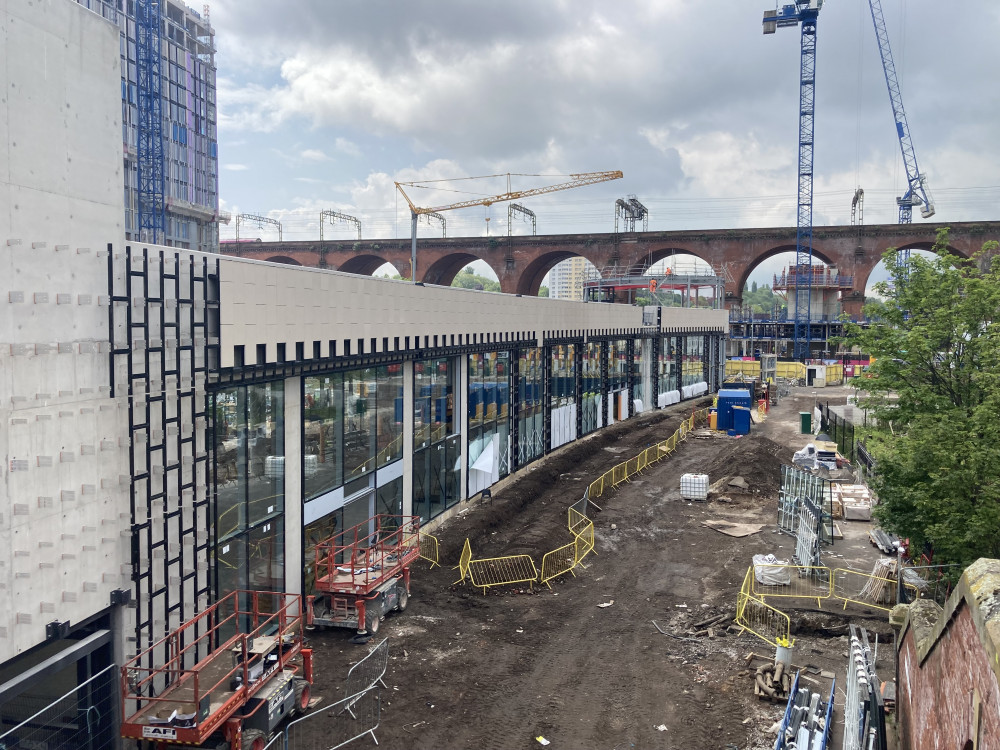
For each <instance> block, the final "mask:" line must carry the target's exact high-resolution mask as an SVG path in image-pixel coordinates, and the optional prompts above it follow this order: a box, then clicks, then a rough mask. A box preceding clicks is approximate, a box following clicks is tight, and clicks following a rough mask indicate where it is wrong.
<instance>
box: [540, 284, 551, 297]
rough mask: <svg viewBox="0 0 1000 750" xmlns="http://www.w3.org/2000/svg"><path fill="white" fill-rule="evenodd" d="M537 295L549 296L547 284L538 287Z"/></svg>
mask: <svg viewBox="0 0 1000 750" xmlns="http://www.w3.org/2000/svg"><path fill="white" fill-rule="evenodd" d="M538 296H539V297H548V296H549V288H548V287H547V286H540V287H538Z"/></svg>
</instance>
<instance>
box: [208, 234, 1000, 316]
mask: <svg viewBox="0 0 1000 750" xmlns="http://www.w3.org/2000/svg"><path fill="white" fill-rule="evenodd" d="M946 226H950V228H951V233H950V235H949V250H950V251H951V252H953V253H954V254H955V255H956V256H957V257H961V258H969V257H971V256H972V254H973V253H975V252H976V251H977V250H979V248H980V247H982V245H983V243H984V242H986V241H988V240H997V239H1000V222H984V223H972V222H964V223H952V224H950V225H945V224H880V225H872V226H866V227H860V228H859V227H856V226H834V227H814V228H813V253H814V255H815V256H816V257H817V258H818V259H820V260H822V261H823V262H825V263H828V264H830V265H833V266H836V267H837V269H838V270H839V271H840V272H841V273H843V274H845V275H849V276H853V277H854V289H853V291H852V292H851V293H849V294H847V295H845V304H844V307H845V312H848V313H849V314H856V313H858V312H860V309H861V304H862V303H863V301H864V289H865V284H867V281H868V278H869V276H870V275H871V272H872V270H873V269H874V268H875V266H876V265H877V264H878V262H879V261H880V260H881V258H882V253H883V252H885V250H886V249H888V248H890V247H898V248H905V247H909V248H917V249H929V248H930V247H931V246H932V245H933V244H934V242H935V239H936V237H937V232H938V230H939V229H942V228H944V227H946ZM794 249H795V228H794V227H778V228H760V229H707V230H692V231H677V232H636V233H629V234H566V235H544V236H542V235H539V236H517V237H509V238H507V237H500V238H496V237H494V238H487V237H457V238H454V237H450V238H420V239H419V240H418V244H417V279H418V280H419V281H427V282H429V283H435V284H450V283H451V282H452V280H454V278H455V275H457V274H458V272H459V271H461V269H462V268H464V267H465V266H466V265H468V264H469V263H470V262H472V261H473V260H483V261H485V262H486V263H487V264H488V265H489V266H490V268H492V269H493V272H494V273H495V274H496V275H497V278H498V279H499V280H500V288H501V289H502V290H503V291H504V292H508V293H517V294H528V295H534V294H537V293H538V288H539V287H540V286H541V282H542V279H543V278H544V277H545V274H546V273H548V272H549V270H550V269H551V268H552V266H554V265H555V264H556V263H558V262H559V261H561V260H565V259H566V258H571V257H573V256H581V257H584V258H586V259H587V260H589V261H590V262H591V263H593V264H594V265H595V266H596V267H597V268H599V269H604V268H610V267H614V266H617V267H618V268H621V269H622V271H623V272H629V271H634V270H636V269H641V270H640V271H639V272H640V273H641V272H642V271H643V270H645V269H647V268H648V267H649V265H651V264H652V263H653V262H656V260H660V259H662V258H664V257H667V256H669V255H670V254H671V253H674V254H676V253H688V254H690V255H694V256H696V257H698V258H701V259H702V260H704V261H705V262H707V263H708V264H709V265H711V266H712V267H713V268H716V269H718V270H719V271H721V272H722V273H723V275H724V276H725V278H726V297H727V299H728V300H731V301H733V300H738V299H739V298H740V297H741V296H742V290H743V286H744V284H745V283H746V279H747V278H748V276H749V275H750V272H751V271H752V270H753V269H754V268H755V267H756V266H757V265H759V264H760V263H761V262H763V261H764V260H766V259H767V258H769V257H772V256H773V255H775V254H777V253H779V252H785V251H789V250H792V251H794ZM222 252H223V253H225V254H227V255H240V256H242V257H246V258H255V259H257V260H267V259H269V258H274V257H283V258H287V259H289V260H293V261H295V262H297V263H299V264H300V265H303V266H313V267H325V268H334V269H338V270H341V271H346V272H348V273H360V274H365V275H370V274H372V273H373V272H374V271H375V269H377V268H378V267H379V266H380V265H382V263H386V262H387V263H391V264H392V265H394V266H395V267H396V268H397V269H398V270H399V273H400V274H402V275H403V276H409V273H410V241H409V239H384V240H383V239H379V240H361V241H356V240H329V241H324V242H312V241H306V242H280V243H279V242H254V243H245V244H240V245H239V246H234V245H233V244H226V245H223V246H222Z"/></svg>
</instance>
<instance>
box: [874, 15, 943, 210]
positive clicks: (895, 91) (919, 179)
mask: <svg viewBox="0 0 1000 750" xmlns="http://www.w3.org/2000/svg"><path fill="white" fill-rule="evenodd" d="M868 7H869V8H871V12H872V23H874V24H875V37H876V38H877V39H878V51H879V55H881V57H882V70H883V71H884V72H885V84H886V86H888V87H889V103H890V104H891V105H892V117H893V119H894V120H895V121H896V135H897V136H898V137H899V148H900V150H901V151H902V152H903V164H904V165H905V166H906V192H905V193H904V194H903V196H902V197H900V198H897V199H896V203H897V204H898V205H899V223H900V224H909V223H910V222H911V221H912V220H913V208H914V206H923V208H921V209H920V215H921V216H922V217H923V218H925V219H929V218H930V217H932V216H933V215H934V202H933V201H932V200H931V198H930V196H929V195H928V194H927V188H926V187H925V185H924V179H925V177H924V175H922V174H920V170H919V169H918V168H917V154H916V152H915V151H914V150H913V141H911V140H910V126H909V125H907V123H906V112H905V110H904V109H903V96H902V94H901V93H900V91H899V80H898V79H897V78H896V64H895V63H894V62H893V60H892V48H891V47H890V46H889V34H888V32H887V31H886V29H885V18H884V17H883V16H882V2H881V0H868Z"/></svg>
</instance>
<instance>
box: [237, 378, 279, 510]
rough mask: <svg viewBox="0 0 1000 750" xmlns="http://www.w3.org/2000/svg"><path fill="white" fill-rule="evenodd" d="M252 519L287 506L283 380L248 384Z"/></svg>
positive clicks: (249, 485) (248, 443) (249, 491)
mask: <svg viewBox="0 0 1000 750" xmlns="http://www.w3.org/2000/svg"><path fill="white" fill-rule="evenodd" d="M246 390H247V405H248V424H247V458H248V461H249V479H248V498H249V516H250V518H249V523H250V524H251V525H255V524H257V523H258V522H260V521H261V520H263V519H265V518H268V517H270V516H273V515H275V514H279V513H282V512H283V511H284V507H285V501H284V490H285V391H284V383H283V382H275V383H266V384H264V385H251V386H248V387H247V389H246Z"/></svg>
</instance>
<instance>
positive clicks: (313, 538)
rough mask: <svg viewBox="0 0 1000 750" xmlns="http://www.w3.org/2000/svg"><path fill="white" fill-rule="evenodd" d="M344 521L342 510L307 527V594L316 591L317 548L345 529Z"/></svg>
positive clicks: (305, 555) (305, 554)
mask: <svg viewBox="0 0 1000 750" xmlns="http://www.w3.org/2000/svg"><path fill="white" fill-rule="evenodd" d="M342 521H343V512H342V510H335V511H334V512H333V513H330V514H329V515H326V516H323V518H320V519H319V520H317V521H313V522H312V523H311V524H309V525H307V526H306V529H305V553H304V556H303V563H304V567H305V589H304V591H305V592H306V593H307V594H312V593H314V592H315V589H316V547H317V545H319V544H320V543H321V542H326V541H327V540H329V539H331V538H332V537H333V536H334V535H335V534H336V533H337V532H338V531H339V530H341V529H342V528H343V524H342Z"/></svg>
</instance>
